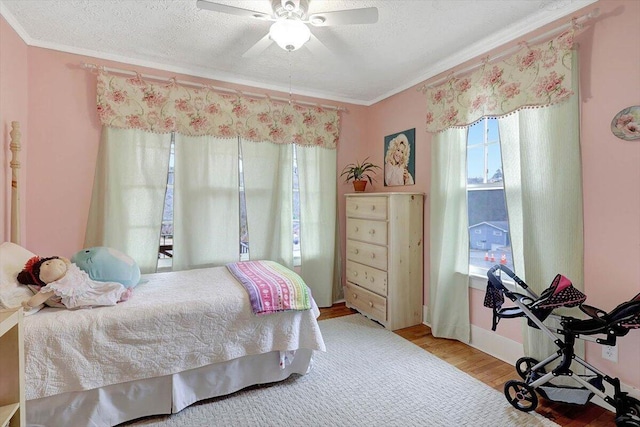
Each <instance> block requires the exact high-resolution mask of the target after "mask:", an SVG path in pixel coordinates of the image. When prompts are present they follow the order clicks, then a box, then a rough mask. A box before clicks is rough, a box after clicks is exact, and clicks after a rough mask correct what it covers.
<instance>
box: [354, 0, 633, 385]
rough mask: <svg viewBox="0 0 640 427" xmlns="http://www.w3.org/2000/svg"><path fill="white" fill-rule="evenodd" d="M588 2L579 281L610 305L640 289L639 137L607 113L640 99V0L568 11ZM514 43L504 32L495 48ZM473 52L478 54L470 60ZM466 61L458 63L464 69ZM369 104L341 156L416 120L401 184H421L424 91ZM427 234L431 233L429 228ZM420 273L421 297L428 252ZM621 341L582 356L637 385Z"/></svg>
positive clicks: (508, 328)
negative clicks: (360, 129)
mask: <svg viewBox="0 0 640 427" xmlns="http://www.w3.org/2000/svg"><path fill="white" fill-rule="evenodd" d="M594 8H600V15H599V17H598V18H596V19H595V21H593V22H592V23H590V24H589V27H588V28H587V29H586V30H585V31H584V32H582V33H581V34H580V35H578V37H577V39H576V41H577V42H578V44H579V46H580V47H579V52H580V73H581V75H580V80H581V85H580V91H581V97H582V102H581V109H582V113H581V114H582V116H581V146H582V162H583V185H584V187H583V192H584V221H585V226H584V237H585V251H584V264H585V283H584V286H585V293H586V294H587V296H588V300H587V303H589V304H591V305H595V306H597V307H600V308H602V309H604V310H607V311H608V310H611V309H612V308H613V307H615V306H616V305H617V304H619V303H621V302H623V301H626V300H628V299H630V298H632V297H633V296H634V295H635V294H637V293H638V292H640V262H639V260H640V142H639V141H637V140H636V141H623V140H621V139H618V138H616V137H615V136H613V135H612V133H611V131H610V129H609V127H610V123H611V119H612V118H613V116H614V115H615V114H616V113H617V112H618V111H620V110H621V109H623V108H625V107H628V106H631V105H638V103H639V102H640V99H639V98H638V94H640V78H639V77H638V76H640V48H638V46H637V40H640V2H638V1H636V0H607V1H600V2H598V3H596V4H594V5H591V6H589V7H587V8H584V9H583V10H582V11H579V12H577V13H575V14H574V16H580V15H582V14H583V13H587V12H588V11H589V10H591V9H594ZM566 22H567V20H566V19H564V20H560V21H558V22H556V23H554V24H550V25H548V26H546V27H543V28H541V29H539V30H537V31H536V32H534V33H532V34H530V35H528V36H527V37H524V38H523V39H524V40H527V39H531V38H533V37H535V36H536V35H538V34H542V33H544V32H546V31H548V30H549V29H550V28H553V27H554V26H557V25H560V24H564V23H566ZM516 43H517V41H514V42H511V43H509V44H507V45H505V46H503V47H502V48H501V49H496V51H500V50H503V49H508V48H510V47H511V46H514V45H515V44H516ZM496 51H494V52H490V54H493V53H495V52H496ZM485 55H486V54H483V55H482V56H485ZM474 61H475V62H477V61H479V58H476V59H474V60H472V61H469V63H474ZM466 65H467V64H461V65H460V66H458V67H456V68H457V69H463V68H465V67H466ZM448 72H449V71H447V72H445V73H442V75H441V76H443V75H446V74H448ZM441 76H436V77H434V78H433V79H432V80H433V81H435V80H437V79H439V78H440V77H441ZM367 114H368V117H367V123H368V132H367V139H366V140H365V141H362V142H361V143H360V144H359V145H358V146H357V147H355V148H354V149H353V153H352V154H351V156H349V158H344V160H343V163H347V162H348V161H350V160H351V159H352V158H355V157H361V156H362V155H366V154H371V155H372V156H373V158H374V159H375V160H377V161H378V162H382V144H383V142H382V141H383V138H384V136H385V135H388V134H390V133H394V132H398V131H401V130H404V129H407V128H412V127H415V128H416V135H417V136H416V139H417V140H416V152H417V159H416V175H417V177H416V185H415V186H412V187H406V189H407V190H409V191H413V190H417V191H424V192H426V193H428V191H429V185H430V178H429V169H430V164H429V162H430V157H429V152H430V145H431V136H430V135H429V134H426V131H425V126H424V117H425V114H426V105H425V99H424V97H423V96H422V95H421V94H419V93H418V92H416V88H410V89H407V90H406V91H404V92H402V93H399V94H397V95H394V96H393V97H391V98H388V99H385V100H384V101H382V102H379V103H377V104H375V105H373V106H372V107H370V110H369V111H368V113H367ZM375 189H376V190H377V191H379V190H384V187H381V186H380V185H378V186H376V188H375ZM428 206H429V198H428V197H427V203H426V209H427V215H426V217H425V230H428V224H429V218H428ZM427 232H428V231H427ZM425 239H426V240H427V241H428V235H426V236H425ZM424 274H425V275H424V277H425V302H428V295H429V257H428V254H425V273H424ZM551 279H552V278H550V280H551ZM470 292H471V298H470V301H471V320H472V323H473V324H474V325H476V326H478V327H481V328H485V329H490V325H491V323H490V320H489V319H490V318H489V314H490V313H489V310H487V309H486V308H484V307H483V306H482V302H483V296H484V293H483V292H482V291H478V290H475V289H471V291H470ZM503 323H505V325H502V324H501V328H500V329H499V330H498V333H500V334H501V335H504V336H506V337H508V338H511V339H514V340H517V341H521V336H519V335H520V332H519V325H516V326H515V327H514V326H513V325H506V322H503ZM512 323H517V322H512ZM588 344H590V343H588ZM618 350H619V362H618V363H611V362H608V361H605V360H603V359H602V357H601V346H599V345H595V344H594V345H588V346H587V360H588V361H589V362H590V363H593V364H594V365H595V366H597V367H600V368H601V369H602V370H603V371H605V372H607V373H608V374H610V375H614V376H618V377H620V378H621V380H622V381H623V382H625V383H626V384H628V385H631V386H633V387H635V388H640V359H639V358H638V354H640V332H639V331H632V332H631V333H629V334H628V335H627V336H626V337H623V338H622V339H620V341H619V346H618Z"/></svg>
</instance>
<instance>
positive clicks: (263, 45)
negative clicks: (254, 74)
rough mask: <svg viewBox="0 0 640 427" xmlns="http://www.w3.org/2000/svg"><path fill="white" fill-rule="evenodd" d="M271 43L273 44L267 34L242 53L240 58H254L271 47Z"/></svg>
mask: <svg viewBox="0 0 640 427" xmlns="http://www.w3.org/2000/svg"><path fill="white" fill-rule="evenodd" d="M271 43H273V40H271V37H269V34H267V35H266V36H264V37H263V38H261V39H260V40H258V42H257V43H256V44H254V45H253V46H251V47H250V48H249V50H247V51H246V52H245V53H243V54H242V57H243V58H255V57H256V56H258V55H260V54H261V53H262V52H264V51H265V50H266V49H267V48H268V47H269V46H271Z"/></svg>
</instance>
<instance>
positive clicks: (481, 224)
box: [467, 118, 513, 275]
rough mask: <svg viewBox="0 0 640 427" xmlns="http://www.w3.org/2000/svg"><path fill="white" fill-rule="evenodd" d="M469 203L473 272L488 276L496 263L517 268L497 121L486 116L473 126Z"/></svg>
mask: <svg viewBox="0 0 640 427" xmlns="http://www.w3.org/2000/svg"><path fill="white" fill-rule="evenodd" d="M467 203H468V209H469V213H468V214H469V272H470V273H471V274H473V273H475V274H480V275H484V274H485V273H486V270H487V269H489V268H490V267H492V266H493V265H495V264H496V263H501V264H505V265H507V266H508V267H509V268H511V269H513V255H512V252H511V241H510V239H509V220H508V216H507V207H506V202H505V195H504V186H503V180H502V158H501V153H500V135H499V132H498V121H497V120H492V119H488V118H484V119H482V120H481V121H479V122H478V123H476V124H474V125H473V126H470V127H469V133H468V137H467Z"/></svg>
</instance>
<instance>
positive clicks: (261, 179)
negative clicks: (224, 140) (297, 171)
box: [242, 140, 293, 268]
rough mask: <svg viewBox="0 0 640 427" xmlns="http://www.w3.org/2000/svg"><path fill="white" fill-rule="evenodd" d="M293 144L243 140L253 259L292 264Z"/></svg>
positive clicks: (248, 223)
mask: <svg viewBox="0 0 640 427" xmlns="http://www.w3.org/2000/svg"><path fill="white" fill-rule="evenodd" d="M292 152H293V145H292V144H273V143H270V142H251V141H245V140H242V170H243V176H244V195H245V202H246V206H247V225H248V227H247V228H248V230H249V255H250V258H251V259H252V260H261V259H269V260H272V261H277V262H279V263H280V264H282V265H284V266H286V267H289V268H293V225H292V218H293V216H292V191H293V157H292Z"/></svg>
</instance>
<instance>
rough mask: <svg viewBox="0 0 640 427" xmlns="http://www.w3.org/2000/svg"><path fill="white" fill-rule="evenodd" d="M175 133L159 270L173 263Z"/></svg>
mask: <svg viewBox="0 0 640 427" xmlns="http://www.w3.org/2000/svg"><path fill="white" fill-rule="evenodd" d="M175 151H176V146H175V135H174V134H173V133H172V134H171V153H170V154H169V171H168V173H167V190H166V192H165V195H164V209H163V211H162V225H161V227H160V245H159V247H158V265H157V269H158V271H168V270H171V267H172V265H173V260H172V258H173V167H174V164H175V163H174V160H175Z"/></svg>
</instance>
